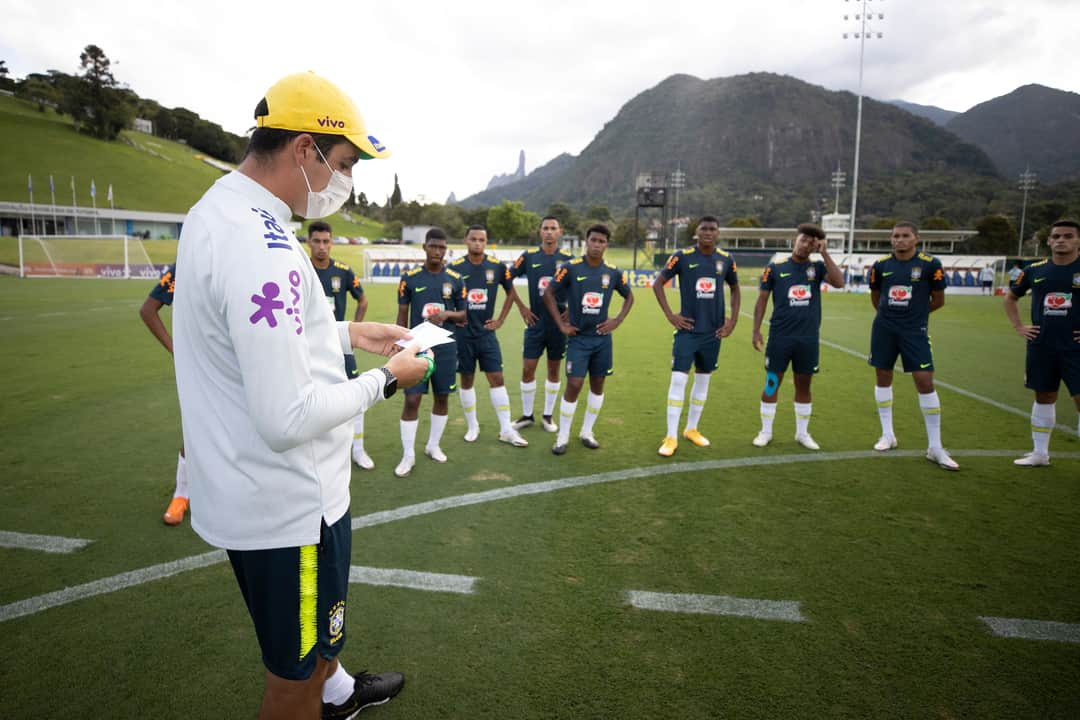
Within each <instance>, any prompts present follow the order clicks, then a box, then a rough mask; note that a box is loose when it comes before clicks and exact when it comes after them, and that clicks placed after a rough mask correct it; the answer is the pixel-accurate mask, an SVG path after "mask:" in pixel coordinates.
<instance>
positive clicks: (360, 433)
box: [352, 413, 364, 452]
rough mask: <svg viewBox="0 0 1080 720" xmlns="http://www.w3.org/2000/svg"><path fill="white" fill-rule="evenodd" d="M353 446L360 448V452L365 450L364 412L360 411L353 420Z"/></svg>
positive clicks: (354, 448)
mask: <svg viewBox="0 0 1080 720" xmlns="http://www.w3.org/2000/svg"><path fill="white" fill-rule="evenodd" d="M352 446H353V450H356V449H357V448H359V449H360V452H364V413H360V414H359V415H357V416H356V419H355V420H353V431H352Z"/></svg>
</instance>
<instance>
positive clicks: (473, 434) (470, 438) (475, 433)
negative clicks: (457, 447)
mask: <svg viewBox="0 0 1080 720" xmlns="http://www.w3.org/2000/svg"><path fill="white" fill-rule="evenodd" d="M479 437H480V426H479V425H477V426H476V427H471V428H469V429H468V430H466V431H465V442H476V440H477V438H479Z"/></svg>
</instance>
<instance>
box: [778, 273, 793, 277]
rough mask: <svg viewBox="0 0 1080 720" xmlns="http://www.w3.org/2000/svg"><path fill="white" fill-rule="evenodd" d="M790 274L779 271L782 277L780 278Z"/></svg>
mask: <svg viewBox="0 0 1080 720" xmlns="http://www.w3.org/2000/svg"><path fill="white" fill-rule="evenodd" d="M790 274H791V273H780V277H782V278H786V277H787V276H788V275H790Z"/></svg>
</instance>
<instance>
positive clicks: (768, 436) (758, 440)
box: [753, 432, 772, 447]
mask: <svg viewBox="0 0 1080 720" xmlns="http://www.w3.org/2000/svg"><path fill="white" fill-rule="evenodd" d="M753 442H754V447H765V446H766V445H768V444H769V443H770V442H772V433H767V432H759V433H758V434H757V437H755V438H754V441H753Z"/></svg>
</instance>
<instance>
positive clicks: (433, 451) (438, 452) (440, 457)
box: [424, 445, 446, 463]
mask: <svg viewBox="0 0 1080 720" xmlns="http://www.w3.org/2000/svg"><path fill="white" fill-rule="evenodd" d="M424 454H425V455H427V456H428V457H429V458H431V459H432V460H434V461H435V462H437V463H444V462H446V453H444V452H443V451H442V448H441V447H439V446H438V445H436V446H435V447H426V448H424Z"/></svg>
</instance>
